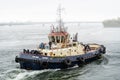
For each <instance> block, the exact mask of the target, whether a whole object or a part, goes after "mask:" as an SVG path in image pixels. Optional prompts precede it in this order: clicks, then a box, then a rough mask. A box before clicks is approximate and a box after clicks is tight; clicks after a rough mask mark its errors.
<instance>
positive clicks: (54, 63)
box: [15, 46, 105, 70]
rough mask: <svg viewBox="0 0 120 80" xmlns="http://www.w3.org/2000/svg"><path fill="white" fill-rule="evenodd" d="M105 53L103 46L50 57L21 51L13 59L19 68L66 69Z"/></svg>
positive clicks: (97, 57)
mask: <svg viewBox="0 0 120 80" xmlns="http://www.w3.org/2000/svg"><path fill="white" fill-rule="evenodd" d="M104 53H105V47H104V46H101V48H99V49H97V50H96V51H92V52H88V53H85V54H83V55H75V56H66V57H50V56H42V55H36V54H24V53H21V54H20V56H19V57H16V58H15V61H16V62H18V63H19V64H20V68H21V69H27V70H42V69H66V68H69V67H73V66H76V65H78V66H82V65H84V64H86V63H89V62H92V61H94V60H97V59H99V58H101V56H102V54H104Z"/></svg>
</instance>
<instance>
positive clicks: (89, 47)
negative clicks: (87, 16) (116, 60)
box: [15, 8, 106, 70]
mask: <svg viewBox="0 0 120 80" xmlns="http://www.w3.org/2000/svg"><path fill="white" fill-rule="evenodd" d="M58 22H59V24H58V26H57V27H54V26H53V27H52V28H51V30H50V33H49V34H48V39H49V42H48V43H40V45H39V48H38V49H36V50H28V49H27V50H26V49H23V52H21V53H20V54H19V55H18V56H16V57H15V61H16V62H17V63H19V64H20V68H21V69H27V70H42V69H66V68H70V67H74V66H76V65H78V66H79V67H80V66H82V65H84V64H86V63H89V62H91V61H94V60H97V59H99V58H101V56H102V54H105V53H106V48H105V47H104V46H103V45H100V44H92V43H91V44H83V43H80V42H78V40H77V35H78V33H76V34H75V35H74V36H73V37H72V38H71V37H70V34H69V33H68V32H67V28H66V27H64V24H63V22H62V20H61V8H59V21H58Z"/></svg>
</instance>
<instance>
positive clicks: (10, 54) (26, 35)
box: [0, 23, 120, 80]
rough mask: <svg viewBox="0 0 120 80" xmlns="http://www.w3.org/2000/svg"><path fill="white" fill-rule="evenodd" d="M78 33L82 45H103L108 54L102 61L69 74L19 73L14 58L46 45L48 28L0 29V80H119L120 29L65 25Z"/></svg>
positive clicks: (46, 26)
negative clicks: (28, 50)
mask: <svg viewBox="0 0 120 80" xmlns="http://www.w3.org/2000/svg"><path fill="white" fill-rule="evenodd" d="M66 26H69V27H68V31H69V32H70V33H71V35H72V34H73V33H76V32H78V33H79V41H80V42H84V43H88V42H92V43H100V44H103V45H105V46H106V47H107V53H106V54H105V55H104V57H103V58H102V59H100V60H97V61H94V62H92V63H90V64H87V65H85V66H83V67H80V68H78V67H74V68H71V69H66V70H59V69H56V70H40V71H31V70H30V71H27V70H22V69H19V64H17V63H15V61H14V58H15V56H16V55H17V54H18V53H19V52H20V51H22V49H23V48H27V49H33V48H36V47H37V46H38V44H39V43H40V42H42V41H45V42H47V41H48V40H47V34H48V33H49V29H50V27H49V25H39V24H36V25H14V26H0V80H120V76H119V75H120V28H103V25H102V24H100V23H99V24H95V23H92V24H90V23H89V24H88V23H87V24H86V23H83V24H80V25H72V24H70V25H66Z"/></svg>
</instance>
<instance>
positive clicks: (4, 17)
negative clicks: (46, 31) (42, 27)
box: [0, 0, 120, 22]
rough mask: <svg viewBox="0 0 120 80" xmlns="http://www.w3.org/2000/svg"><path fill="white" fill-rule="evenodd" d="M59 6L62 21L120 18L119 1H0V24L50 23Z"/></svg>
mask: <svg viewBox="0 0 120 80" xmlns="http://www.w3.org/2000/svg"><path fill="white" fill-rule="evenodd" d="M59 4H61V6H62V8H63V11H62V19H63V21H103V20H105V19H112V18H117V17H120V5H119V4H120V0H0V22H52V21H56V20H57V17H58V16H57V8H58V6H59Z"/></svg>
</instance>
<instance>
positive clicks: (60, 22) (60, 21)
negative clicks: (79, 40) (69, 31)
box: [58, 4, 62, 32]
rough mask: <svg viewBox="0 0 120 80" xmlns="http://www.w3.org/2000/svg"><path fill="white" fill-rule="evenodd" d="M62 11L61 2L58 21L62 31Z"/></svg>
mask: <svg viewBox="0 0 120 80" xmlns="http://www.w3.org/2000/svg"><path fill="white" fill-rule="evenodd" d="M61 11H62V8H61V4H60V5H59V7H58V18H59V20H58V23H59V29H60V32H61V31H62V20H61Z"/></svg>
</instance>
